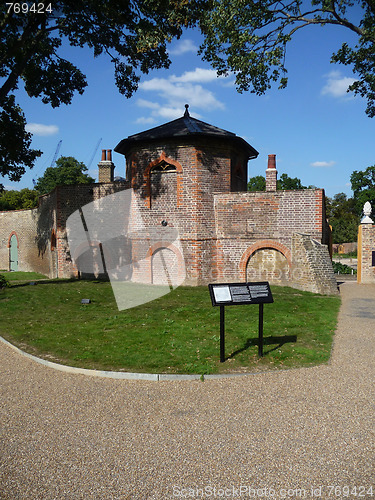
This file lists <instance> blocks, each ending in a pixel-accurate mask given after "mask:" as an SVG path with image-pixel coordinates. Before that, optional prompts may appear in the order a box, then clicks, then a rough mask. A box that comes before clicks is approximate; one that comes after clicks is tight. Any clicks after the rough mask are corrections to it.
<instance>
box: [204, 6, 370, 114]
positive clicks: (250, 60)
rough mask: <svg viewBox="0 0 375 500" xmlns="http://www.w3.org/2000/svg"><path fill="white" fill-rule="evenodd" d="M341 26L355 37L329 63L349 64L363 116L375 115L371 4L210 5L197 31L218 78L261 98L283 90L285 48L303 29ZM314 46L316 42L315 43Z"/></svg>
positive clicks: (285, 70) (286, 79)
mask: <svg viewBox="0 0 375 500" xmlns="http://www.w3.org/2000/svg"><path fill="white" fill-rule="evenodd" d="M313 25H316V26H329V25H333V26H342V27H345V28H347V29H348V30H350V31H351V32H352V33H355V34H356V35H357V36H358V43H357V44H356V45H355V46H354V47H349V45H348V44H347V43H344V44H343V45H342V47H341V48H340V49H339V50H338V51H337V52H336V53H335V54H333V55H332V57H331V62H333V63H341V64H344V65H350V67H351V68H352V69H353V71H354V73H355V74H356V76H357V80H356V81H355V82H354V83H353V84H352V85H350V86H349V89H350V90H351V91H353V92H354V93H355V94H359V95H361V96H362V97H365V98H367V109H366V113H367V114H368V116H370V117H373V116H374V115H375V2H374V0H357V1H353V0H321V1H319V0H311V1H310V2H308V1H302V0H285V1H284V2H280V1H277V0H262V1H259V2H253V1H251V2H250V1H249V2H247V1H244V0H213V1H212V6H211V8H210V9H207V10H205V12H204V14H203V16H202V20H201V28H202V31H203V33H204V36H205V39H204V42H203V44H202V46H201V49H200V53H201V54H202V55H203V58H204V59H205V60H206V61H208V62H210V64H211V65H212V66H213V67H214V68H216V69H217V71H218V73H219V74H228V73H234V74H235V75H236V84H237V88H238V90H239V91H240V92H243V91H247V90H250V91H251V92H255V93H256V94H258V95H259V94H263V93H265V92H266V91H267V90H268V89H269V88H270V87H271V84H272V83H274V82H276V83H278V84H279V88H285V87H286V85H287V82H288V78H287V69H286V54H287V47H288V44H289V43H290V42H291V40H292V39H293V38H294V35H295V33H296V32H297V31H299V30H301V29H302V28H305V27H307V26H313ZM318 42H319V41H318Z"/></svg>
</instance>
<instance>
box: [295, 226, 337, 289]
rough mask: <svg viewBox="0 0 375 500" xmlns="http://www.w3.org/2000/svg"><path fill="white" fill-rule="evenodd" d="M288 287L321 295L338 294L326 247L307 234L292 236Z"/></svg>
mask: <svg viewBox="0 0 375 500" xmlns="http://www.w3.org/2000/svg"><path fill="white" fill-rule="evenodd" d="M290 285H291V286H293V287H294V288H298V289H300V290H305V291H309V292H314V293H320V294H323V295H330V294H336V293H338V289H337V282H336V278H335V275H334V272H333V268H332V262H331V257H330V255H329V251H328V247H327V245H322V244H321V243H320V241H317V240H314V239H313V238H311V237H310V235H307V234H297V233H295V234H294V235H293V237H292V267H291V275H290Z"/></svg>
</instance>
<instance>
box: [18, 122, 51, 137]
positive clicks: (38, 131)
mask: <svg viewBox="0 0 375 500" xmlns="http://www.w3.org/2000/svg"><path fill="white" fill-rule="evenodd" d="M25 128H26V130H27V132H31V133H32V134H34V135H40V136H47V135H55V134H57V133H58V132H59V127H58V126H57V125H43V124H42V123H27V124H26V127H25Z"/></svg>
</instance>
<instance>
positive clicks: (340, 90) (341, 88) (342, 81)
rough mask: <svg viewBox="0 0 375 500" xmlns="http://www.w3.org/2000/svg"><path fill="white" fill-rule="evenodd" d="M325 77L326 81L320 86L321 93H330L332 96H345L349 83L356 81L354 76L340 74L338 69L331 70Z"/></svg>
mask: <svg viewBox="0 0 375 500" xmlns="http://www.w3.org/2000/svg"><path fill="white" fill-rule="evenodd" d="M325 77H326V78H327V83H326V84H325V86H324V87H323V88H322V92H321V93H322V95H330V96H332V97H344V96H347V95H348V93H347V90H348V87H349V85H351V84H352V83H354V82H355V81H356V80H355V78H351V77H348V76H342V74H341V73H340V71H331V72H330V73H328V75H325Z"/></svg>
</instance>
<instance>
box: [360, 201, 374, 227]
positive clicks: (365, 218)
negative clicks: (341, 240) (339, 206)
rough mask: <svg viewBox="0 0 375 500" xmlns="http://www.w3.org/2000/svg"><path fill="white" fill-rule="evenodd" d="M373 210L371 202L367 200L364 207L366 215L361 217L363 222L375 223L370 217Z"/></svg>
mask: <svg viewBox="0 0 375 500" xmlns="http://www.w3.org/2000/svg"><path fill="white" fill-rule="evenodd" d="M371 212H372V208H371V203H370V202H369V201H366V203H365V204H364V207H363V213H364V216H363V217H362V219H361V224H373V223H374V221H373V220H372V219H371V218H370V215H371Z"/></svg>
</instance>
